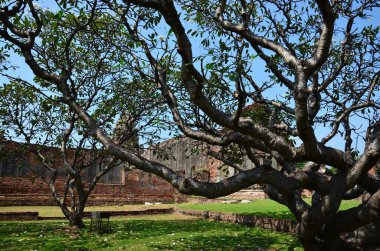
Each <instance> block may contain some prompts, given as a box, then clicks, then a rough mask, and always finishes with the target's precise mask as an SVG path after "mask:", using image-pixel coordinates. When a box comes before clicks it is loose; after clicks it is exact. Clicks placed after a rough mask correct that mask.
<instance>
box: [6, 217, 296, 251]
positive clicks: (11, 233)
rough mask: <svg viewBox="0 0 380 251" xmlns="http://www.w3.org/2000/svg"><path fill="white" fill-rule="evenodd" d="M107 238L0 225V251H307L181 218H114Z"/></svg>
mask: <svg viewBox="0 0 380 251" xmlns="http://www.w3.org/2000/svg"><path fill="white" fill-rule="evenodd" d="M111 226H112V227H111V229H110V230H109V231H108V232H107V233H103V234H98V233H96V232H90V231H89V230H88V229H84V230H77V229H73V228H69V227H68V226H67V224H66V223H64V222H63V221H61V222H60V221H50V222H46V221H42V222H21V223H20V222H0V236H1V238H0V250H49V251H50V250H260V249H272V250H302V248H301V247H300V244H299V242H298V240H297V239H296V238H295V237H294V236H291V235H286V234H281V233H273V232H270V231H267V230H263V229H259V228H251V227H246V226H241V225H238V224H229V223H222V222H213V221H207V220H203V219H194V218H190V217H185V216H181V215H154V216H147V217H133V218H132V217H129V218H114V219H113V220H112V221H111Z"/></svg>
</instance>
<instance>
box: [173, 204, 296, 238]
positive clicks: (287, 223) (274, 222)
mask: <svg viewBox="0 0 380 251" xmlns="http://www.w3.org/2000/svg"><path fill="white" fill-rule="evenodd" d="M174 212H176V213H180V214H185V215H191V216H197V217H203V218H206V219H212V220H217V221H224V222H231V223H238V224H242V225H247V226H253V227H261V228H265V229H269V230H273V231H279V232H285V233H295V229H296V226H297V222H295V221H292V220H282V219H272V218H261V217H256V216H253V215H244V214H231V213H221V212H212V211H196V210H185V209H178V208H177V209H175V210H174Z"/></svg>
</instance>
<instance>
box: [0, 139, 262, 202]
mask: <svg viewBox="0 0 380 251" xmlns="http://www.w3.org/2000/svg"><path fill="white" fill-rule="evenodd" d="M32 147H40V148H41V146H37V145H36V146H32ZM206 148H207V146H206V145H205V144H204V143H201V142H197V141H195V140H192V139H189V138H184V137H183V138H179V139H171V140H168V141H165V142H163V143H160V144H159V145H158V146H157V147H150V148H149V149H148V150H147V151H145V152H143V153H142V156H143V157H145V158H147V159H150V160H154V161H157V162H160V163H163V164H165V165H167V166H169V167H171V168H172V169H173V170H174V171H176V172H178V173H181V174H183V175H185V176H186V177H189V178H190V177H191V178H195V179H198V180H200V181H206V182H218V181H220V180H222V179H225V178H227V177H229V176H232V175H234V174H235V172H236V171H235V170H234V169H233V168H228V167H225V166H223V163H222V162H221V161H219V160H216V159H214V158H212V157H210V156H207V154H206ZM42 150H43V151H45V155H47V156H49V158H50V159H51V160H52V161H53V163H54V166H55V167H56V168H57V170H58V173H59V174H60V177H61V178H58V180H57V182H56V184H57V189H58V191H62V190H63V178H64V176H65V170H64V168H63V163H62V161H60V160H61V157H60V150H59V149H58V148H45V149H42ZM214 150H218V149H214ZM242 166H243V167H245V168H247V169H248V168H252V167H253V163H252V162H250V161H249V160H248V158H245V159H244V162H243V165H242ZM100 168H102V165H100V164H99V163H93V165H92V166H91V167H90V168H86V169H84V171H83V174H82V178H83V180H84V181H90V180H92V179H93V178H94V176H95V174H96V173H97V172H98V171H99V169H100ZM30 169H33V170H34V171H35V172H37V173H39V174H42V175H44V173H43V172H44V168H43V167H42V164H41V162H40V161H39V159H38V158H37V157H36V156H35V155H34V154H32V153H30V152H27V151H25V150H23V144H20V143H16V142H13V141H5V140H4V139H3V140H2V141H0V205H55V202H54V200H53V199H52V196H51V191H50V189H49V187H48V186H47V184H45V183H44V182H43V181H42V180H41V179H40V178H39V175H36V174H33V173H32V172H30ZM234 196H236V198H239V199H241V198H243V197H245V196H247V197H248V198H264V197H265V194H264V193H263V192H262V191H261V189H260V187H259V186H253V187H251V188H250V189H249V190H244V192H243V193H237V194H234V195H233V196H232V197H234ZM184 199H185V196H184V195H181V194H180V193H179V192H178V191H177V190H175V189H174V188H173V187H172V186H171V185H170V184H169V183H167V182H166V181H164V180H162V179H161V178H159V177H157V176H155V175H153V174H149V173H144V172H142V171H139V170H134V169H133V168H132V169H131V168H130V167H128V168H126V167H125V166H124V165H119V166H116V167H115V168H113V169H112V170H111V171H110V172H108V173H107V174H106V175H105V176H103V178H102V179H101V180H100V182H99V183H98V185H97V186H96V187H95V189H94V191H93V192H92V194H91V195H90V198H89V201H88V204H89V205H94V204H128V203H129V204H132V203H143V202H145V201H156V202H158V201H159V202H173V201H181V200H184Z"/></svg>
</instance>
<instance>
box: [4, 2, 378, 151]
mask: <svg viewBox="0 0 380 251" xmlns="http://www.w3.org/2000/svg"><path fill="white" fill-rule="evenodd" d="M39 4H40V5H41V6H49V7H50V8H53V9H55V8H56V7H54V6H53V5H52V1H40V3H39ZM367 21H368V23H360V24H356V25H358V26H362V25H366V24H372V25H375V26H376V25H379V24H380V11H379V10H376V12H375V13H374V14H373V17H372V18H371V19H370V20H367ZM336 25H337V26H341V25H342V20H338V22H337V24H336ZM186 27H187V28H188V29H189V28H191V27H192V25H191V24H187V25H186ZM159 30H160V29H159ZM165 30H167V29H166V28H162V30H161V31H162V32H163V33H165ZM158 33H160V31H158ZM335 39H337V38H335ZM338 39H339V38H338ZM199 43H200V39H199V40H197V39H195V40H194V41H193V48H194V54H195V56H196V55H197V54H200V53H202V49H201V46H200V45H199ZM10 61H11V62H12V64H15V65H17V66H18V68H17V69H16V70H15V71H14V72H10V73H11V74H12V75H14V76H20V77H22V78H23V79H25V80H27V81H30V82H32V81H33V73H32V72H31V70H30V69H29V68H28V67H27V66H26V64H25V62H24V59H23V58H21V57H20V56H18V55H15V54H13V53H12V54H11V57H10ZM264 69H265V68H264V64H263V63H262V62H260V61H259V60H258V62H257V63H256V68H255V70H256V74H255V76H254V77H255V80H256V81H258V82H260V81H263V80H264V79H265V78H266V76H265V75H264V74H262V73H264ZM3 83H6V79H5V78H3V77H0V85H1V84H3ZM284 92H285V88H282V89H281V88H277V89H275V90H274V91H273V93H267V95H268V97H273V96H275V95H281V94H283V93H284ZM377 94H378V93H377ZM356 123H361V122H360V121H358V122H356ZM329 132H330V129H329V128H327V127H326V128H325V127H323V126H318V128H316V135H317V137H318V139H321V138H322V137H324V136H326V134H328V133H329ZM164 137H167V135H164ZM354 140H355V139H354ZM328 145H329V146H332V147H336V148H339V149H342V148H343V147H344V141H343V139H342V138H341V137H340V136H338V135H337V136H336V137H334V139H332V140H331V141H330V142H329V143H328ZM355 145H357V146H358V150H359V151H360V152H362V151H363V149H364V142H363V141H362V140H359V141H357V142H355V143H354V144H353V146H355Z"/></svg>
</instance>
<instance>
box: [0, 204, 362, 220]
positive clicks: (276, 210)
mask: <svg viewBox="0 0 380 251" xmlns="http://www.w3.org/2000/svg"><path fill="white" fill-rule="evenodd" d="M305 201H306V202H307V203H309V204H310V199H305ZM357 205H359V202H358V201H343V203H342V204H341V206H340V210H346V209H348V208H351V207H355V206H357ZM169 207H179V208H183V209H190V210H205V211H218V212H228V213H236V214H254V215H256V216H259V217H272V218H277V219H294V217H293V215H292V214H291V213H290V211H289V210H288V209H287V207H285V206H283V205H281V204H279V203H277V202H275V201H273V200H269V199H259V200H254V201H253V202H251V203H246V204H216V203H215V204H214V203H213V204H194V203H183V204H161V205H123V206H97V207H94V206H89V207H86V209H85V211H115V210H145V209H152V208H169ZM20 211H34V212H39V215H40V216H42V217H52V216H63V214H62V212H61V210H60V209H59V207H58V206H13V207H0V212H20Z"/></svg>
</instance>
